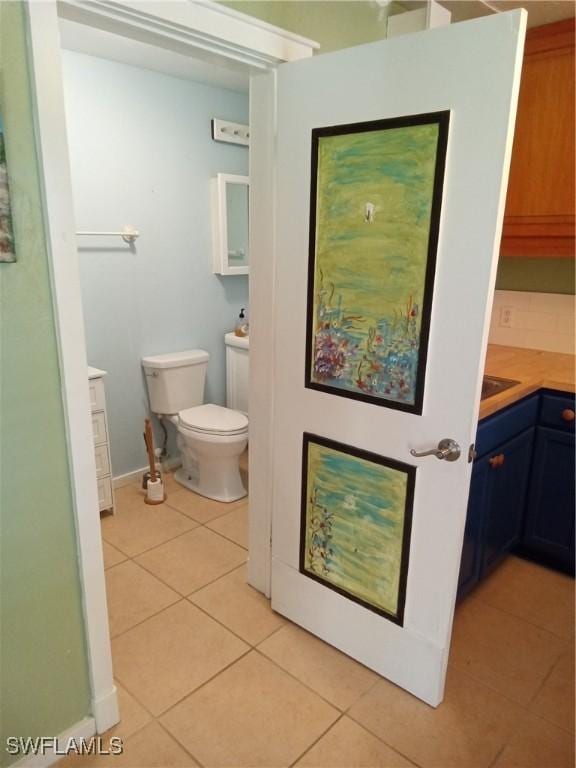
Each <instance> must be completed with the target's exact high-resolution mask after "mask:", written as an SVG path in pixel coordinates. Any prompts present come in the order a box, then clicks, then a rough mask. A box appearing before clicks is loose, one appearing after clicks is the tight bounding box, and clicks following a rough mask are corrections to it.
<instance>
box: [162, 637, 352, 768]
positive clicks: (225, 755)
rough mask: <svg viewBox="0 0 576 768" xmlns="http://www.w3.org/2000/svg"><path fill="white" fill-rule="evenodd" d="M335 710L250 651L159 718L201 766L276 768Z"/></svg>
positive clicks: (329, 721)
mask: <svg viewBox="0 0 576 768" xmlns="http://www.w3.org/2000/svg"><path fill="white" fill-rule="evenodd" d="M337 716H338V712H337V710H335V709H334V708H333V707H331V706H329V705H328V704H326V703H325V702H324V701H322V699H320V697H319V696H316V694H314V693H312V692H311V691H309V690H307V689H306V688H305V687H304V686H303V685H301V684H300V683H299V682H298V681H297V680H294V678H292V677H290V675H288V674H286V672H283V671H282V670H281V669H280V668H279V667H277V666H276V665H275V664H273V663H272V662H270V661H268V659H265V658H264V657H263V656H260V654H258V653H257V652H255V651H252V652H251V653H250V654H248V656H245V657H244V658H243V659H240V660H239V661H237V662H236V663H235V664H233V665H232V666H231V667H229V668H228V669H227V670H225V671H224V672H223V673H222V674H221V675H218V677H216V678H215V679H214V680H211V681H210V682H209V683H208V684H207V685H205V686H203V687H202V688H201V689H200V690H199V691H197V692H196V693H194V694H193V695H192V696H189V697H188V698H187V699H185V700H184V701H183V702H181V703H180V704H178V706H176V707H174V709H172V710H171V711H170V712H168V713H167V714H166V715H165V716H164V717H163V718H162V723H163V724H164V725H165V726H166V727H167V728H168V730H169V731H170V732H171V733H172V734H173V735H174V736H175V737H176V738H177V739H178V741H180V742H181V743H182V744H183V745H184V746H185V747H186V749H188V750H189V751H190V752H191V753H192V754H193V755H194V756H195V757H196V758H197V760H199V761H200V762H201V763H202V764H203V765H205V766H213V767H214V768H216V766H227V767H229V768H231V767H232V766H234V767H235V768H240V767H241V766H251V768H256V767H257V766H261V767H262V768H276V766H288V765H290V764H291V763H292V762H293V761H294V760H296V759H297V758H298V756H299V755H301V754H302V753H303V752H304V751H305V750H306V749H307V748H308V747H309V746H311V744H312V743H313V742H314V741H315V740H316V739H317V738H318V737H319V736H321V735H322V733H323V732H324V731H325V730H326V729H327V728H328V727H329V726H330V725H331V724H332V723H333V722H334V721H335V720H336V718H337Z"/></svg>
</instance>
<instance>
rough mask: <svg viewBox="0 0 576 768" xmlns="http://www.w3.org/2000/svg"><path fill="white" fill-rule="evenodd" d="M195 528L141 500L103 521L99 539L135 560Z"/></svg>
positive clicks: (183, 517)
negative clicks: (147, 551)
mask: <svg viewBox="0 0 576 768" xmlns="http://www.w3.org/2000/svg"><path fill="white" fill-rule="evenodd" d="M121 490H122V489H121ZM195 527H196V523H195V522H194V521H193V520H190V518H189V517H186V515H181V514H180V512H177V511H176V510H174V509H172V508H171V507H169V506H168V505H166V504H157V505H149V504H144V502H143V501H142V500H140V501H139V502H138V503H134V504H131V505H128V506H126V507H121V508H119V509H118V512H117V513H116V514H115V515H108V516H107V517H103V518H102V537H103V538H104V539H105V540H106V541H107V542H108V543H109V544H112V546H114V547H116V548H117V549H119V550H120V551H121V552H124V553H125V554H126V555H128V556H129V557H134V555H138V554H140V553H141V552H145V551H146V550H147V549H151V548H152V547H157V546H158V545H159V544H163V543H164V542H165V541H168V540H169V539H173V538H174V537H175V536H179V535H180V534H181V533H185V532H186V531H190V530H191V529H192V528H195Z"/></svg>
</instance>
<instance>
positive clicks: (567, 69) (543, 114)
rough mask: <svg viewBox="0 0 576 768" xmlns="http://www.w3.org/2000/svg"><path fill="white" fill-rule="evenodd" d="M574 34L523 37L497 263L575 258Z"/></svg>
mask: <svg viewBox="0 0 576 768" xmlns="http://www.w3.org/2000/svg"><path fill="white" fill-rule="evenodd" d="M574 29H575V27H574V19H568V20H567V21H560V22H557V23H555V24H547V25H546V26H543V27H536V28H535V29H531V30H529V31H528V34H527V37H526V48H525V53H524V65H523V68H522V83H521V86H520V100H519V104H518V117H517V120H516V133H515V136H514V147H513V150H512V166H511V169H510V183H509V186H508V197H507V199H506V211H505V214H504V231H503V237H502V247H501V251H500V253H501V255H502V256H534V257H543V256H550V257H558V256H574V206H575V200H574V132H575V125H574Z"/></svg>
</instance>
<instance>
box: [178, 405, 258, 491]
mask: <svg viewBox="0 0 576 768" xmlns="http://www.w3.org/2000/svg"><path fill="white" fill-rule="evenodd" d="M174 423H175V424H176V426H177V428H178V448H179V450H180V453H181V455H182V467H181V468H180V469H179V470H177V472H176V473H175V475H174V477H175V479H176V480H177V481H178V482H179V483H180V484H181V485H184V486H185V487H186V488H189V489H190V490H191V491H194V492H195V493H199V494H200V495H202V496H206V497H207V498H209V499H215V500H216V501H224V502H230V501H237V500H238V499H241V498H243V497H244V496H246V494H247V491H246V489H245V488H244V484H243V482H242V477H241V475H240V467H239V459H240V455H241V454H242V453H243V451H244V450H245V448H246V445H247V444H248V419H247V418H246V416H244V414H242V413H240V412H239V411H233V410H231V409H230V408H222V407H221V406H219V405H212V404H208V405H200V406H196V407H195V408H187V409H186V410H184V411H180V413H179V414H178V416H177V417H176V419H175V420H174Z"/></svg>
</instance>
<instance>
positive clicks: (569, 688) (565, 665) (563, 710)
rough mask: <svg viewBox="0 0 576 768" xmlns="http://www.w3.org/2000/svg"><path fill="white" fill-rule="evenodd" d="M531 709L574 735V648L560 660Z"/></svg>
mask: <svg viewBox="0 0 576 768" xmlns="http://www.w3.org/2000/svg"><path fill="white" fill-rule="evenodd" d="M530 709H531V710H532V711H533V712H535V713H536V714H538V715H540V716H541V717H543V718H544V719H545V720H549V721H550V722H552V723H554V724H555V725H559V726H560V727H561V728H564V729H565V730H567V731H571V732H572V733H574V648H570V650H569V651H568V652H567V653H565V654H564V655H563V656H562V657H561V658H560V659H559V660H558V662H557V664H556V666H555V667H554V669H553V670H552V672H551V673H550V676H549V677H548V679H547V680H546V682H545V683H544V685H543V686H542V688H541V690H540V691H539V692H538V695H537V696H536V698H535V699H534V701H533V702H532V704H531V705H530Z"/></svg>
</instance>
